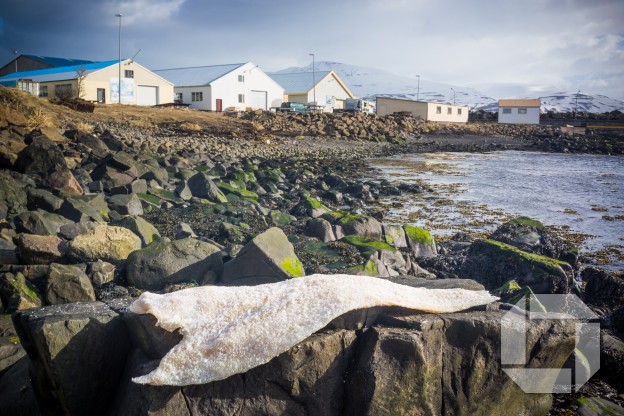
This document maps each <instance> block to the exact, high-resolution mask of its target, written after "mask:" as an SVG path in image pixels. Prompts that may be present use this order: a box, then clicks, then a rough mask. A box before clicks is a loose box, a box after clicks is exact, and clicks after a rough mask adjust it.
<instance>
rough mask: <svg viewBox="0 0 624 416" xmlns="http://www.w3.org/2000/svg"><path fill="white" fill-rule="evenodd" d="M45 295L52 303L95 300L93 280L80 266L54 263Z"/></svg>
mask: <svg viewBox="0 0 624 416" xmlns="http://www.w3.org/2000/svg"><path fill="white" fill-rule="evenodd" d="M45 297H46V301H47V302H48V304H50V305H59V304H62V303H72V302H85V301H94V300H95V291H94V290H93V285H92V284H91V280H89V277H88V276H87V275H86V273H85V272H84V270H83V269H82V268H80V267H79V266H74V265H62V264H56V263H52V264H51V265H50V272H49V274H48V280H47V282H46V292H45Z"/></svg>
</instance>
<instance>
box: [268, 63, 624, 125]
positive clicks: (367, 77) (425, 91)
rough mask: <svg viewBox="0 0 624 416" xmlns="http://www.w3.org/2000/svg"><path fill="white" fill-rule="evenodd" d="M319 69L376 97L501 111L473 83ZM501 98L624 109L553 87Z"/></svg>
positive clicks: (328, 66) (549, 106) (345, 67)
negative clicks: (454, 83) (444, 103)
mask: <svg viewBox="0 0 624 416" xmlns="http://www.w3.org/2000/svg"><path fill="white" fill-rule="evenodd" d="M314 68H315V70H316V71H334V72H335V73H336V74H338V76H339V77H340V79H342V81H343V82H344V83H345V85H347V87H348V88H349V90H350V91H351V92H352V93H353V94H354V95H355V96H357V97H362V98H364V99H368V100H372V101H374V100H375V97H377V96H386V97H395V98H403V99H409V100H420V101H434V102H446V103H455V104H460V105H468V106H469V107H470V110H471V111H477V110H483V111H498V100H497V99H495V98H493V97H491V96H489V95H487V94H484V93H482V92H480V91H479V90H477V89H475V88H471V87H465V86H461V85H453V84H446V83H441V82H433V81H429V80H425V79H422V78H421V79H418V78H416V77H414V78H412V77H406V76H403V75H397V74H393V73H391V72H389V71H385V70H381V69H375V68H369V67H362V66H356V65H350V64H345V63H341V62H334V61H319V62H315V65H314ZM274 72H275V73H292V72H312V64H309V65H307V66H303V67H289V68H285V69H282V70H279V71H274ZM501 98H518V99H524V98H539V99H540V100H541V102H542V106H541V111H542V112H543V113H547V112H549V111H554V112H572V111H575V109H576V111H579V112H588V113H606V112H611V111H615V110H619V111H624V101H622V100H618V99H615V98H610V97H607V96H605V95H597V94H596V95H594V94H580V93H577V92H561V91H553V92H547V93H541V94H539V96H537V97H536V96H535V95H533V96H529V95H527V96H521V97H520V96H518V97H501Z"/></svg>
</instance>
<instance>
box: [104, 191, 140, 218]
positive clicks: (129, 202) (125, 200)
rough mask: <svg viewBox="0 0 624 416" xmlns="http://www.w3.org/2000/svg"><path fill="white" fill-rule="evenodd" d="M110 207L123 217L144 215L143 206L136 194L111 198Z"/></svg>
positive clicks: (118, 195)
mask: <svg viewBox="0 0 624 416" xmlns="http://www.w3.org/2000/svg"><path fill="white" fill-rule="evenodd" d="M108 207H109V208H110V209H112V210H113V211H117V212H118V213H119V214H121V215H143V205H141V200H140V199H139V197H138V196H137V195H136V194H117V195H113V196H111V197H110V199H109V200H108Z"/></svg>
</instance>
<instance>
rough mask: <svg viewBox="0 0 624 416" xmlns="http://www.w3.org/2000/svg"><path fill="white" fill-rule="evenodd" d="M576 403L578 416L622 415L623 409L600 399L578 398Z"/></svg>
mask: <svg viewBox="0 0 624 416" xmlns="http://www.w3.org/2000/svg"><path fill="white" fill-rule="evenodd" d="M576 402H577V404H578V409H576V414H577V415H579V416H603V415H624V407H622V406H620V405H618V404H616V403H613V402H611V401H609V400H607V399H603V398H601V397H579V398H578V399H576Z"/></svg>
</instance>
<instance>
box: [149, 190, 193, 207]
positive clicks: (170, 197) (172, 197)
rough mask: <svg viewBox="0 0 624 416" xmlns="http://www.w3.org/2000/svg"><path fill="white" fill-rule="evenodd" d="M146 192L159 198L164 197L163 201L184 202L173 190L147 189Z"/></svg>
mask: <svg viewBox="0 0 624 416" xmlns="http://www.w3.org/2000/svg"><path fill="white" fill-rule="evenodd" d="M148 192H149V193H150V194H152V195H156V196H158V197H159V198H162V199H164V200H165V201H170V202H173V203H176V204H181V203H183V202H184V201H182V199H180V198H179V197H178V196H177V195H176V194H175V193H174V192H173V191H169V190H167V189H149V190H148Z"/></svg>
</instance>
